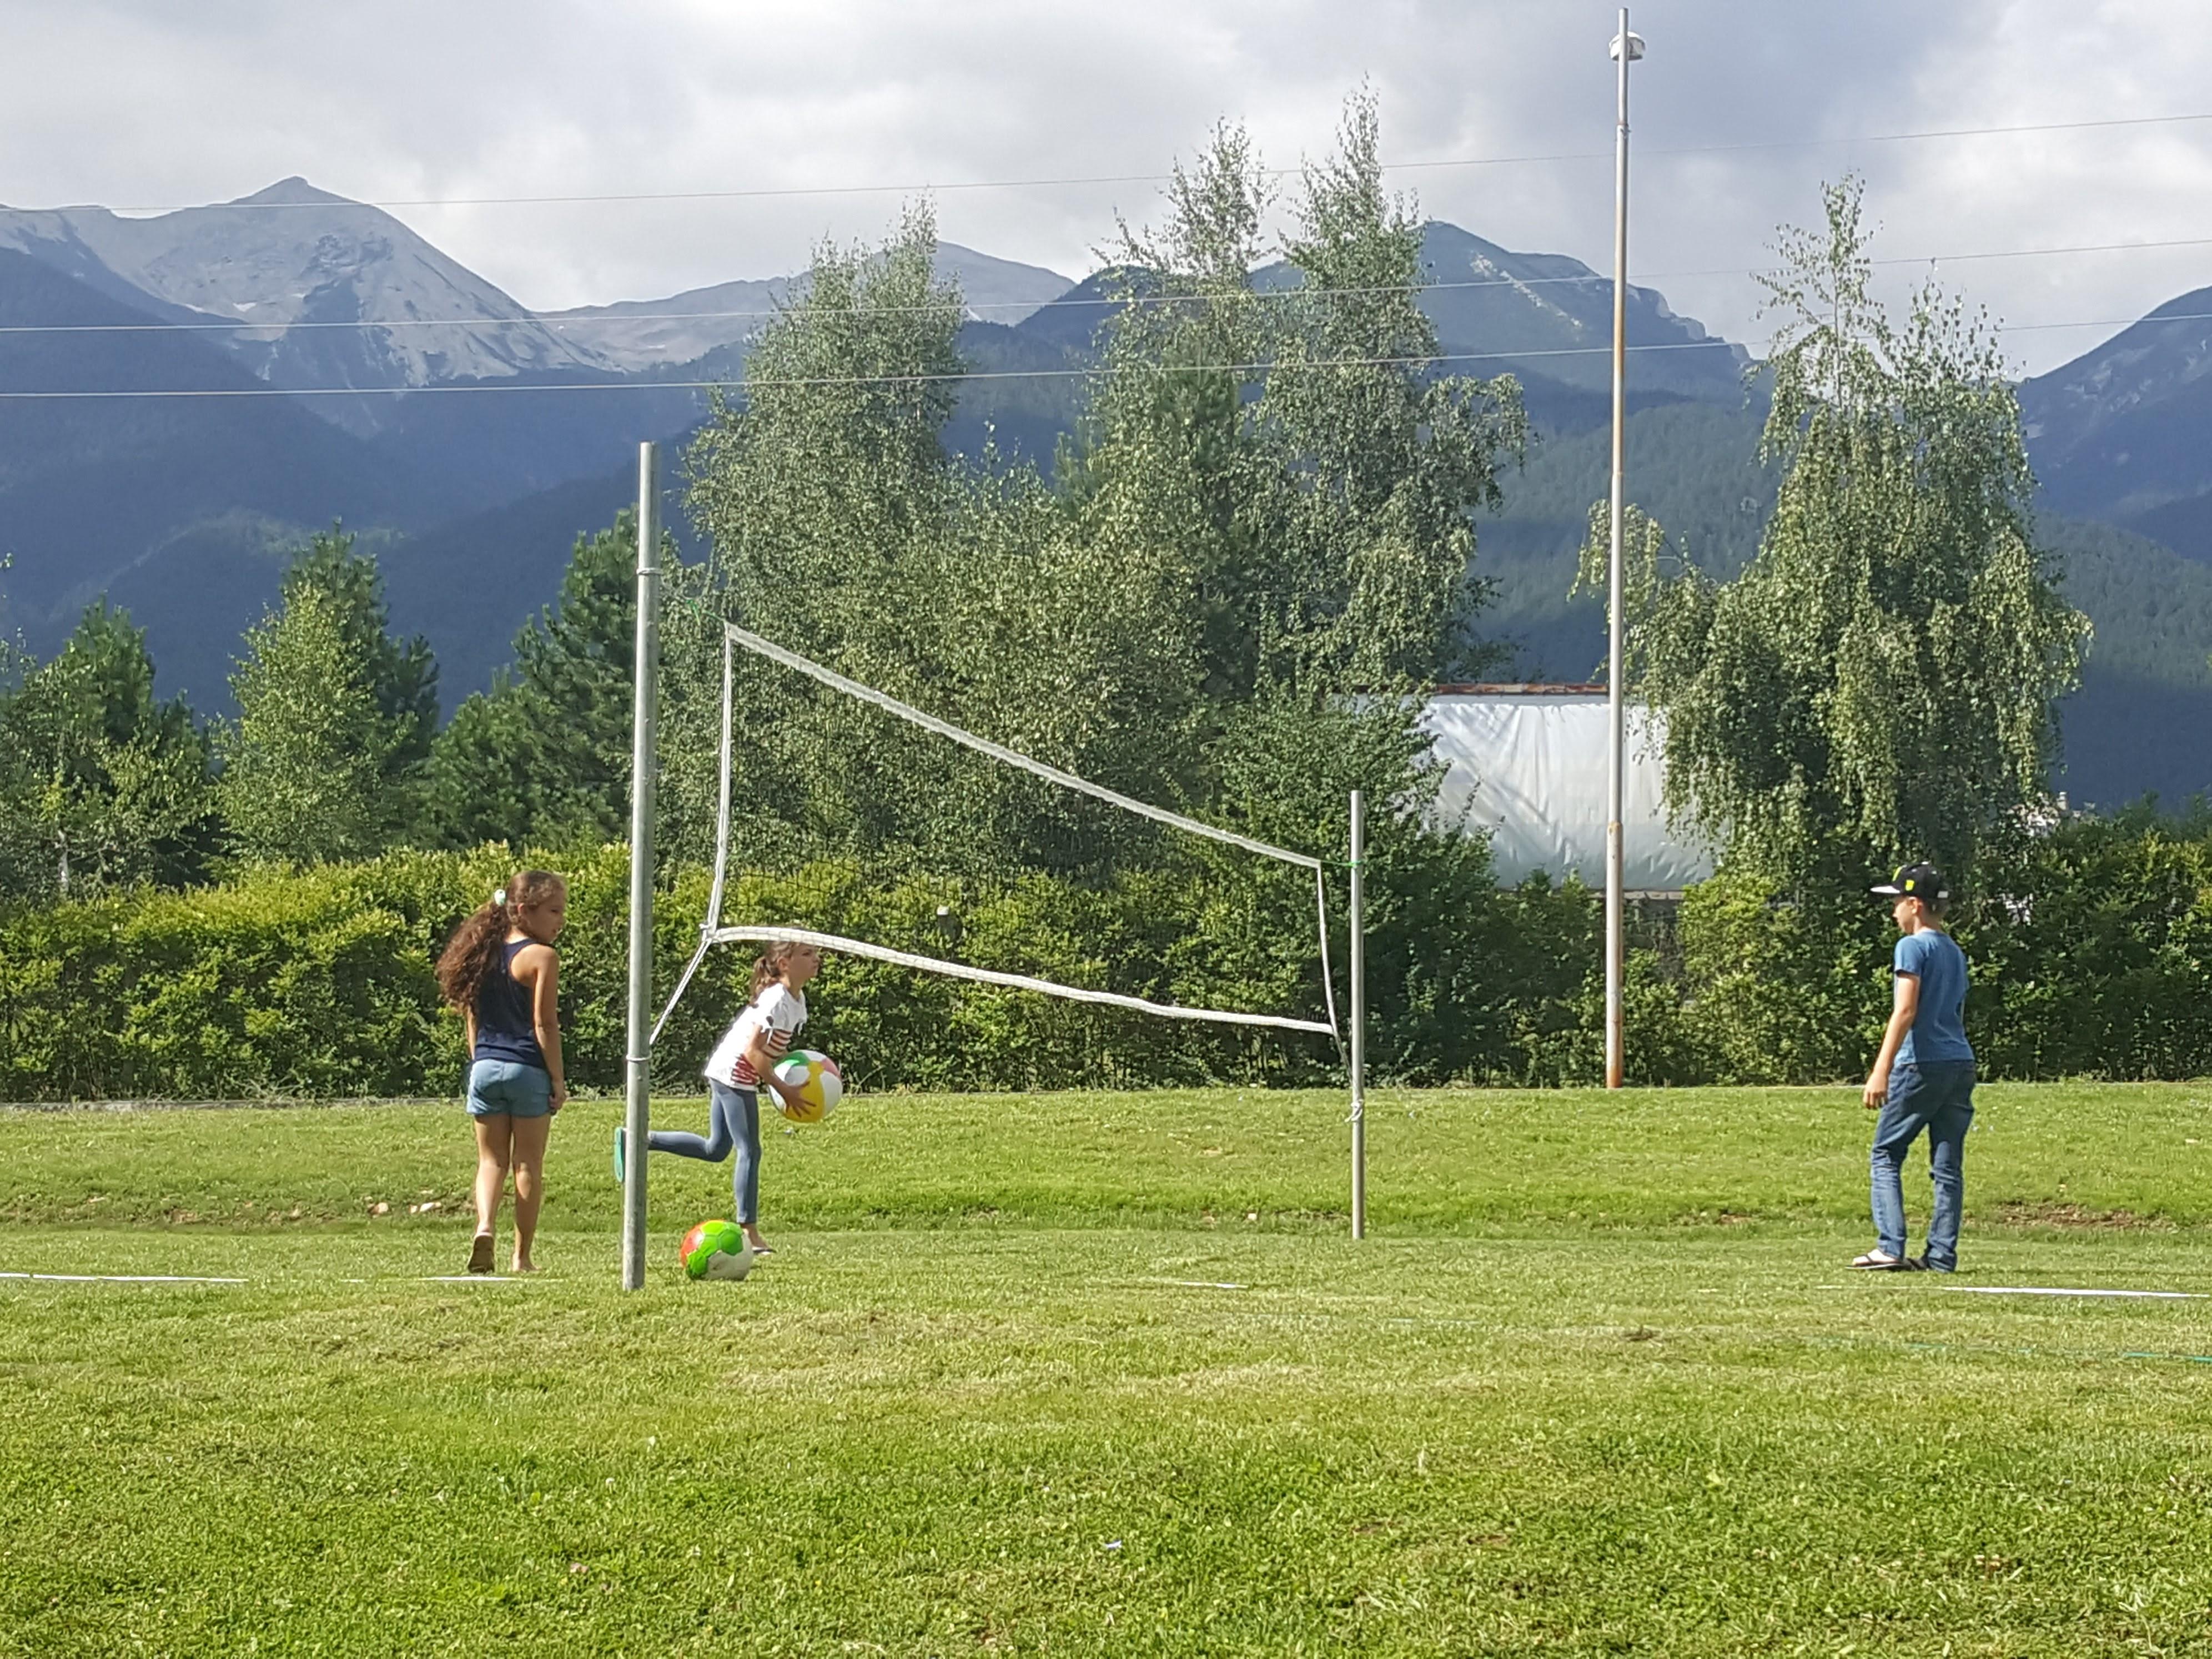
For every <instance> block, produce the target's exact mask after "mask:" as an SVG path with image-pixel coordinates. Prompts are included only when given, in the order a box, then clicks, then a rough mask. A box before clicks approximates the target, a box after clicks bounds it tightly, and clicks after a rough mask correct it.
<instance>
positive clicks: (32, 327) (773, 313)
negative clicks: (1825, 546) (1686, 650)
mask: <svg viewBox="0 0 2212 1659" xmlns="http://www.w3.org/2000/svg"><path fill="white" fill-rule="evenodd" d="M2208 246H2212V236H2182V237H2175V238H2172V239H2171V240H2161V241H2147V242H2082V243H2076V244H2074V245H2072V246H2066V247H2021V248H1996V249H1990V250H1987V251H1984V252H1973V253H1922V254H1911V255H1900V256H1898V257H1895V258H1881V259H1870V260H1869V261H1868V262H1867V263H1868V264H1875V265H1941V264H1964V263H1966V262H1967V261H1970V260H1984V259H2028V258H2044V257H2047V256H2051V255H2057V254H2076V253H2119V252H2139V251H2155V250H2158V249H2161V248H2181V247H2208ZM1754 274H1755V273H1753V272H1750V271H1746V270H1740V269H1737V268H1735V267H1734V266H1714V267H1711V268H1708V269H1706V270H1654V271H1646V272H1644V273H1643V274H1642V276H1640V277H1639V278H1638V281H1637V282H1635V283H1631V284H1630V286H1631V287H1632V288H1638V287H1641V286H1643V285H1644V284H1647V283H1663V282H1675V281H1680V280H1681V279H1683V278H1686V277H1703V276H1744V277H1748V276H1753V275H1754ZM770 280H774V279H770ZM1612 283H1613V278H1611V277H1610V276H1601V275H1600V274H1599V273H1598V272H1596V271H1588V272H1585V273H1584V274H1583V275H1582V276H1484V277H1476V278H1472V279H1469V280H1467V281H1462V282H1449V283H1377V284H1374V285H1371V286H1367V287H1361V288H1304V287H1298V288H1283V289H1264V290H1262V289H1252V290H1249V292H1248V293H1247V294H1246V295H1244V297H1247V298H1250V299H1255V300H1281V299H1291V298H1304V299H1340V298H1353V297H1368V296H1375V295H1392V294H1432V293H1442V292H1448V291H1450V290H1454V289H1481V288H1514V289H1520V288H1547V287H1557V286H1563V285H1564V286H1570V287H1586V288H1604V289H1609V288H1610V287H1611V286H1612ZM1204 297H1205V296H1203V295H1188V294H1156V295H1124V296H1121V297H1115V296H1111V295H1101V296H1098V297H1097V298H1091V299H1081V300H1072V299H1066V298H1062V299H1058V300H1047V301H1043V302H1042V304H1036V303H1032V302H1031V301H1026V300H982V301H965V300H963V301H962V302H961V307H962V309H963V310H964V311H967V312H970V313H973V312H979V311H1019V312H1022V313H1025V314H1029V315H1034V314H1036V313H1041V312H1046V311H1053V310H1060V309H1066V310H1077V309H1084V308H1090V307H1097V308H1105V307H1116V308H1119V307H1128V306H1155V305H1188V304H1190V303H1193V302H1194V301H1199V300H1202V299H1203V298H1204ZM946 308H947V307H939V306H927V305H920V306H854V307H849V308H848V309H845V310H842V311H840V312H839V313H838V314H839V315H841V316H851V317H889V316H906V315H910V314H917V313H927V312H935V311H939V310H944V309H946ZM782 314H783V313H782V312H781V311H780V310H778V309H776V308H775V307H768V308H763V309H750V310H736V311H655V312H638V313H623V314H617V313H607V314H604V315H600V316H597V317H575V316H567V315H563V314H562V313H557V312H547V313H534V312H533V313H525V314H524V315H522V316H520V317H451V318H438V317H394V318H389V319H385V320H382V321H377V320H373V319H371V320H351V321H326V320H303V321H299V322H290V323H279V322H252V321H249V320H246V319H240V320H238V321H235V322H231V321H211V322H204V323H162V322H143V323H7V324H0V337H4V336H8V335H12V334H161V333H170V334H210V333H215V334H222V333H240V332H244V333H258V332H261V331H269V332H272V333H280V334H289V333H290V332H291V331H294V330H295V329H353V330H362V329H386V330H391V329H410V328H513V327H520V326H522V325H535V326H538V327H543V328H546V329H549V330H550V331H553V332H555V333H561V332H563V331H566V330H568V329H570V328H575V327H585V326H599V325H608V326H611V325H619V324H629V325H644V324H654V323H690V322H725V321H734V320H743V319H768V318H774V317H778V316H781V315H782ZM2021 326H2022V327H2030V326H2033V327H2051V328H2071V327H2088V326H2091V325H2090V324H2087V323H2081V324H2071V323H2052V324H2033V325H2028V324H2023V325H2021Z"/></svg>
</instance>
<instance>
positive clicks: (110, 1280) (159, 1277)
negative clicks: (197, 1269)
mask: <svg viewBox="0 0 2212 1659" xmlns="http://www.w3.org/2000/svg"><path fill="white" fill-rule="evenodd" d="M0 1279H35V1281H40V1283H46V1285H243V1283H246V1281H243V1279H206V1276H199V1274H22V1272H0Z"/></svg>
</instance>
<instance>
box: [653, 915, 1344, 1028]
mask: <svg viewBox="0 0 2212 1659" xmlns="http://www.w3.org/2000/svg"><path fill="white" fill-rule="evenodd" d="M741 940H750V941H751V942H754V943H757V944H770V943H776V942H782V943H787V944H792V945H813V946H814V947H815V948H816V949H817V950H819V951H836V952H838V953H839V954H841V955H843V956H854V957H869V958H871V959H872V960H874V961H877V962H890V963H897V964H898V965H899V966H900V967H902V968H919V969H923V970H925V971H927V972H929V973H936V974H945V975H951V977H953V978H956V979H970V980H975V981H980V982H981V983H982V984H985V985H1003V986H1005V987H1006V988H1007V989H1009V990H1014V991H1036V992H1037V993H1039V994H1042V995H1044V996H1048V997H1060V998H1061V999H1063V1000H1066V1001H1069V1002H1094V1003H1103V1004H1104V1005H1105V1006H1108V1007H1111V1008H1127V1009H1131V1010H1133V1011H1134V1012H1137V1013H1140V1014H1158V1015H1162V1016H1164V1018H1169V1019H1196V1020H1206V1021H1209V1022H1211V1023H1212V1024H1217V1025H1271V1026H1273V1027H1275V1028H1276V1029H1277V1030H1285V1031H1314V1032H1317V1033H1318V1034H1320V1035H1321V1036H1335V1035H1336V1028H1335V1027H1334V1026H1333V1025H1329V1024H1324V1023H1323V1022H1322V1021H1320V1020H1317V1019H1292V1018H1289V1017H1287V1016H1285V1015H1281V1014H1248V1013H1244V1012H1241V1011H1238V1010H1236V1009H1231V1008H1186V1007H1184V1006H1182V1004H1180V1003H1175V1002H1152V1001H1150V1000H1147V999H1146V998H1144V997H1132V996H1124V995H1122V994H1121V993H1120V992H1118V991H1092V990H1086V989H1085V988H1084V987H1080V986H1075V985H1060V984H1057V983H1055V982H1054V981H1051V980H1048V979H1032V978H1030V976H1029V975H1026V974H1002V973H1000V972H998V971H997V970H996V969H990V968H975V967H971V966H969V964H968V963H964V962H947V961H945V959H944V958H942V957H925V956H918V955H916V954H915V952H913V951H897V950H893V949H892V948H891V947H890V945H871V944H869V943H867V942H866V940H865V939H845V938H842V936H840V935H838V934H836V933H816V932H815V931H814V930H813V929H812V928H810V927H717V928H715V929H714V930H713V931H712V932H711V933H708V934H707V935H706V937H705V938H704V939H702V941H701V948H702V950H703V949H704V948H705V947H706V946H707V945H733V944H736V943H738V942H739V941H741ZM670 1006H671V1007H673V1006H674V1003H673V1000H671V1004H670ZM662 1018H663V1019H665V1018H667V1016H666V1015H665V1014H664V1015H663V1016H662Z"/></svg>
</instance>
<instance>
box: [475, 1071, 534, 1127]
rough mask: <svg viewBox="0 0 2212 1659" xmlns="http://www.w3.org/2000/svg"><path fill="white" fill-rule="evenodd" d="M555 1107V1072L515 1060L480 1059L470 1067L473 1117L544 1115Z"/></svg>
mask: <svg viewBox="0 0 2212 1659" xmlns="http://www.w3.org/2000/svg"><path fill="white" fill-rule="evenodd" d="M552 1109H553V1074H552V1073H550V1072H549V1071H547V1070H546V1069H545V1068H544V1066H525V1065H524V1064H523V1063H522V1062H521V1061H520V1060H477V1061H475V1062H473V1063H472V1064H471V1066H469V1115H470V1116H471V1117H498V1116H500V1115H502V1114H504V1115H507V1116H508V1117H544V1115H546V1114H547V1113H548V1112H550V1111H551V1110H552Z"/></svg>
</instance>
